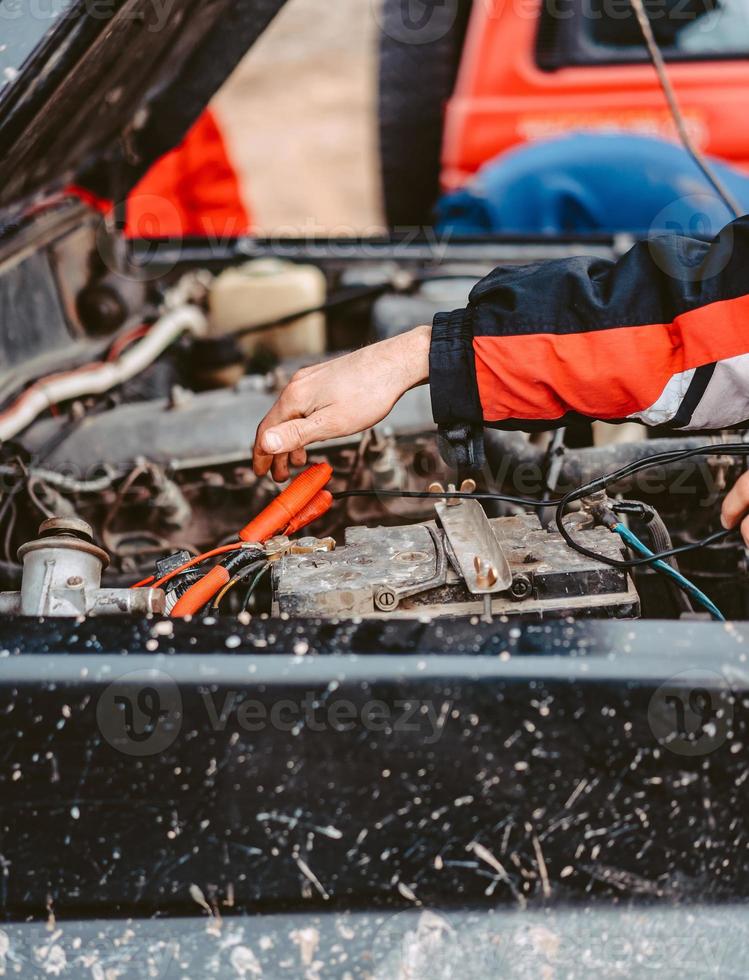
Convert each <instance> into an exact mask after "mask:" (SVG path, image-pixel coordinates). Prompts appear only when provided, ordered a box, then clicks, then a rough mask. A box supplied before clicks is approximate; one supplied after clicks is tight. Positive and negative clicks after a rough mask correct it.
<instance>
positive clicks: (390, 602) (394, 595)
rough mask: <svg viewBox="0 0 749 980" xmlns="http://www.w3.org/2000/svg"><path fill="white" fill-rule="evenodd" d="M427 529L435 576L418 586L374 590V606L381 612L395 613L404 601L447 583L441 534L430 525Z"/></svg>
mask: <svg viewBox="0 0 749 980" xmlns="http://www.w3.org/2000/svg"><path fill="white" fill-rule="evenodd" d="M426 529H427V531H429V534H430V535H431V538H432V542H433V544H434V554H435V568H434V575H433V576H432V577H431V578H429V579H426V580H425V581H423V582H418V583H417V584H416V585H409V586H406V587H402V588H398V587H397V586H392V585H379V586H377V588H376V589H375V590H374V604H375V608H377V609H379V610H380V612H394V611H395V610H396V609H397V608H398V606H399V605H400V604H401V602H402V600H403V599H408V598H409V597H410V596H412V595H419V594H420V593H421V592H428V591H429V589H437V588H439V587H440V586H441V585H444V584H445V582H446V581H447V555H446V554H445V548H444V545H443V543H442V540H441V538H440V534H439V532H438V531H437V529H436V528H434V527H431V526H430V525H429V524H427V525H426Z"/></svg>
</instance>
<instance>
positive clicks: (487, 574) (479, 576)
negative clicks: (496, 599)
mask: <svg viewBox="0 0 749 980" xmlns="http://www.w3.org/2000/svg"><path fill="white" fill-rule="evenodd" d="M473 567H474V569H475V570H476V586H477V588H479V589H491V588H492V586H494V585H496V583H497V578H498V576H497V570H496V568H494V566H493V565H488V566H486V565H484V560H483V558H480V557H479V555H476V557H475V558H474V559H473Z"/></svg>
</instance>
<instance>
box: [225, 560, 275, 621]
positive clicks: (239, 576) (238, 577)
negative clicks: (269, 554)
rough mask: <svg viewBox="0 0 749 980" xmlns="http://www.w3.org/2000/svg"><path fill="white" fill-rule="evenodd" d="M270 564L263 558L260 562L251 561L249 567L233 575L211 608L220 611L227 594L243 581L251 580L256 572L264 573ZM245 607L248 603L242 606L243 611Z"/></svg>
mask: <svg viewBox="0 0 749 980" xmlns="http://www.w3.org/2000/svg"><path fill="white" fill-rule="evenodd" d="M269 564H270V562H269V561H268V560H267V558H261V559H260V560H259V561H258V560H255V561H251V562H250V563H249V565H246V566H245V567H244V568H243V569H241V571H238V572H237V573H236V574H235V575H233V576H232V577H231V578H230V579H229V581H228V582H227V583H226V585H225V586H223V587H222V589H221V591H220V592H219V593H218V595H217V596H216V598H215V599H214V600H213V602H212V603H211V608H212V609H219V607H220V606H221V602H222V600H223V599H224V597H225V596H226V594H227V592H229V591H230V590H231V589H233V588H234V587H235V586H236V585H237V584H238V583H239V582H241V581H242V580H243V579H246V578H249V577H250V575H252V574H253V573H254V572H256V571H259V570H262V572H264V571H265V570H266V568H267V567H268V565H269ZM245 605H246V603H244V604H243V605H242V608H243V609H244V606H245Z"/></svg>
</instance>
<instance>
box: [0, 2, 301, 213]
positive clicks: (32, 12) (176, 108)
mask: <svg viewBox="0 0 749 980" xmlns="http://www.w3.org/2000/svg"><path fill="white" fill-rule="evenodd" d="M284 2H285V0H201V2H200V3H196V2H190V0H104V2H103V3H99V2H96V3H91V2H90V0H83V2H80V0H74V2H70V0H53V2H52V3H51V4H49V5H46V4H45V5H42V6H43V8H44V12H40V10H39V9H36V5H31V6H29V5H27V4H25V3H24V4H21V5H20V8H19V7H18V6H17V5H15V4H14V3H13V2H12V0H0V40H1V42H2V43H0V147H1V148H2V150H1V151H0V226H2V225H3V224H7V222H8V218H9V216H12V215H13V214H14V213H18V212H19V211H22V210H24V209H28V207H29V206H30V205H32V204H33V203H35V201H37V200H39V198H40V197H47V196H49V195H50V194H51V193H53V192H55V191H58V190H60V189H61V188H63V187H65V186H67V185H69V184H70V183H71V182H76V181H77V182H79V183H82V184H84V185H85V186H87V187H88V188H90V189H91V190H92V191H94V192H95V193H98V194H101V195H103V196H107V197H115V198H116V197H117V196H118V195H119V196H124V195H125V194H126V193H127V191H128V190H129V189H130V188H131V187H132V186H133V185H134V184H135V183H136V182H137V181H138V179H139V178H140V177H141V176H142V175H143V173H145V171H146V170H147V169H148V168H149V166H150V165H151V164H152V163H153V162H154V161H155V160H156V159H158V158H159V157H160V156H161V155H163V154H164V153H165V152H166V151H167V150H169V149H171V148H172V147H173V146H175V145H176V144H177V143H179V142H180V140H181V139H182V138H183V136H184V135H185V133H186V132H187V130H188V129H189V127H190V125H191V124H192V123H193V122H194V120H195V119H196V118H197V117H198V116H199V115H200V113H201V112H202V110H203V109H204V108H205V106H206V104H207V103H208V101H209V100H210V98H211V96H212V95H213V94H214V93H215V92H216V91H217V89H218V88H219V87H220V86H221V84H222V83H223V82H224V81H225V79H226V78H227V77H228V76H229V75H230V74H231V72H232V71H233V69H234V68H235V67H236V65H237V63H238V62H239V61H240V59H241V58H242V56H243V55H244V54H245V53H246V51H247V50H248V48H249V47H250V46H251V45H252V44H253V42H254V41H255V40H256V39H257V37H258V36H259V35H260V34H261V33H262V32H263V31H264V29H265V28H266V26H267V25H268V24H269V23H270V21H271V20H272V18H273V17H274V15H275V14H276V13H277V12H278V10H279V9H280V8H281V7H282V6H283V4H284Z"/></svg>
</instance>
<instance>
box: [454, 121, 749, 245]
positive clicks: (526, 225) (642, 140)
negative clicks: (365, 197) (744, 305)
mask: <svg viewBox="0 0 749 980" xmlns="http://www.w3.org/2000/svg"><path fill="white" fill-rule="evenodd" d="M710 162H711V164H712V166H713V167H714V169H715V171H716V172H717V173H718V175H719V176H720V178H721V179H722V180H723V182H724V184H725V185H726V187H727V188H728V189H729V191H730V192H731V193H732V194H733V196H734V197H735V198H736V200H737V201H738V203H739V204H740V205H741V206H742V207H743V209H744V210H745V211H749V176H746V175H744V174H742V173H740V172H739V171H738V170H736V169H734V168H732V167H730V166H728V165H727V164H725V163H721V162H719V161H716V160H711V161H710ZM732 217H733V214H732V213H731V212H730V211H729V210H728V208H727V207H726V205H725V204H724V203H723V201H722V200H721V199H720V198H719V197H718V195H717V194H716V192H715V190H714V189H713V188H712V186H711V185H710V184H708V182H707V180H706V178H705V177H704V175H703V174H702V172H701V171H700V169H699V168H698V167H697V165H696V164H695V163H694V161H693V160H692V159H691V157H690V156H689V154H688V153H687V152H686V151H685V150H684V149H683V148H682V147H681V146H678V145H675V144H673V143H667V142H666V141H664V140H660V139H655V138H652V137H647V136H634V135H629V134H627V135H623V134H610V135H608V134H598V133H575V134H572V135H570V136H565V137H562V138H560V139H554V140H548V141H544V142H540V143H531V144H527V145H525V146H522V147H519V148H518V149H514V150H510V151H508V152H506V153H503V154H501V156H499V157H497V158H495V159H494V160H492V161H491V162H490V163H487V164H486V165H485V166H484V167H482V168H481V170H480V171H479V172H478V173H477V174H476V176H475V178H474V179H473V180H472V181H471V183H470V184H469V185H468V186H467V187H465V188H463V189H461V190H459V191H456V192H455V193H453V194H450V195H447V196H446V197H444V198H443V199H442V200H441V201H440V203H439V205H438V208H437V222H438V226H439V228H440V230H441V231H442V232H443V233H446V232H448V231H451V232H453V233H455V234H456V235H477V234H478V235H480V234H487V233H489V232H513V233H517V234H568V233H585V232H588V233H593V232H600V233H610V234H616V233H618V232H631V233H632V234H635V235H638V236H642V235H646V234H653V233H656V234H657V233H661V232H666V233H677V234H686V235H696V236H700V237H705V236H708V237H711V236H713V235H716V234H717V233H718V232H719V231H720V229H721V228H722V227H723V226H724V225H725V224H726V223H727V222H728V221H730V220H731V218H732Z"/></svg>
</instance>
